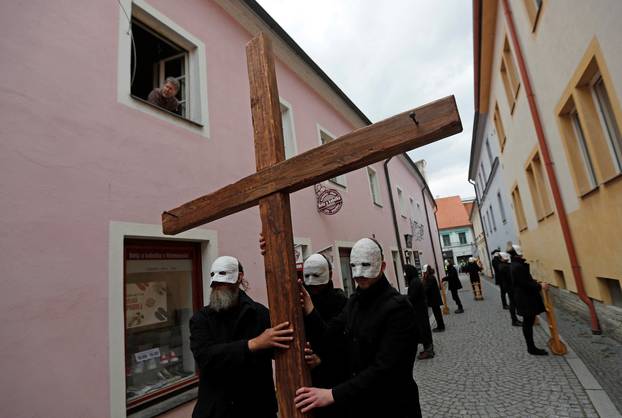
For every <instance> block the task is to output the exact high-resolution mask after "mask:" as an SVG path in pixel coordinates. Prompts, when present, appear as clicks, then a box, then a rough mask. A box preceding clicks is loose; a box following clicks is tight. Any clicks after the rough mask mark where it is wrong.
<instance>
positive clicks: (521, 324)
mask: <svg viewBox="0 0 622 418" xmlns="http://www.w3.org/2000/svg"><path fill="white" fill-rule="evenodd" d="M512 326H514V327H522V326H523V321H519V320H518V319H517V320H516V321H512Z"/></svg>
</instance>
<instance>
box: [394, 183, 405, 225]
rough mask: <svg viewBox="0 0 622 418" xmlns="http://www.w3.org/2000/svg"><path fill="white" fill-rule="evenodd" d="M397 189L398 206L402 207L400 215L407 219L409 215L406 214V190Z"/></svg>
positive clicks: (396, 187) (397, 187) (398, 187)
mask: <svg viewBox="0 0 622 418" xmlns="http://www.w3.org/2000/svg"><path fill="white" fill-rule="evenodd" d="M395 189H396V190H397V204H398V205H399V207H400V215H402V218H406V217H408V214H407V213H406V202H404V190H403V189H402V188H401V187H400V186H395Z"/></svg>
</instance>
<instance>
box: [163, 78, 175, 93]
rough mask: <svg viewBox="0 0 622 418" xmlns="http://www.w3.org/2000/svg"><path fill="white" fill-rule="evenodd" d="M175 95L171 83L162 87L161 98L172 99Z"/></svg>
mask: <svg viewBox="0 0 622 418" xmlns="http://www.w3.org/2000/svg"><path fill="white" fill-rule="evenodd" d="M176 94H177V89H176V88H175V86H174V85H173V83H171V82H169V81H167V82H166V83H164V85H163V86H162V96H164V97H174V96H175V95H176Z"/></svg>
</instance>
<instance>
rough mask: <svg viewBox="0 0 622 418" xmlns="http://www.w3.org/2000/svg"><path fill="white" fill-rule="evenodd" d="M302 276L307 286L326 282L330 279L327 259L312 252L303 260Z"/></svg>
mask: <svg viewBox="0 0 622 418" xmlns="http://www.w3.org/2000/svg"><path fill="white" fill-rule="evenodd" d="M303 276H304V279H305V284H306V285H307V286H316V285H321V284H326V283H328V281H329V280H330V273H329V267H328V261H327V260H326V258H324V256H322V255H321V254H312V255H310V256H309V258H307V259H306V260H305V263H304V267H303Z"/></svg>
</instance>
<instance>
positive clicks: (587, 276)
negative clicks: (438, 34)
mask: <svg viewBox="0 0 622 418" xmlns="http://www.w3.org/2000/svg"><path fill="white" fill-rule="evenodd" d="M511 7H512V11H513V16H514V19H515V24H516V29H517V31H518V36H519V39H520V43H521V46H522V49H523V53H524V56H525V61H526V65H527V68H528V73H529V76H530V79H531V82H532V85H533V89H534V92H535V100H536V102H537V106H538V109H539V112H540V116H541V119H542V123H543V129H544V134H545V136H546V140H547V144H548V146H549V148H550V151H551V155H552V160H553V163H554V165H553V168H554V170H555V173H556V175H557V180H558V183H559V185H560V189H561V197H562V201H563V204H564V207H565V211H566V212H567V213H568V219H569V223H570V229H571V233H572V236H573V237H574V243H575V247H576V250H577V254H578V258H579V264H580V266H581V271H582V273H583V277H584V283H585V288H586V291H587V294H588V295H589V296H590V297H592V298H594V299H597V300H601V301H605V302H610V300H611V295H610V294H609V292H608V290H607V288H606V286H604V284H603V283H602V282H601V281H599V280H598V279H597V277H606V278H610V279H615V280H618V281H620V280H622V263H619V260H618V259H619V257H618V255H617V254H619V253H620V251H621V250H622V247H621V246H622V242H621V241H620V240H619V239H618V236H619V235H620V233H622V226H621V225H620V223H619V222H616V221H615V219H617V218H619V216H620V214H621V210H622V209H621V207H622V200H621V199H622V197H621V196H622V194H621V193H620V191H621V190H622V189H621V188H622V184H621V183H622V182H621V181H620V176H618V177H617V178H615V179H613V180H611V181H609V182H607V183H606V184H601V185H600V186H599V187H598V188H597V189H596V190H595V191H594V192H592V193H591V194H589V195H585V196H583V197H580V196H579V193H578V192H577V189H576V187H575V184H574V182H573V174H572V170H571V168H570V165H569V160H568V156H567V154H566V151H565V149H564V141H565V140H566V139H565V137H564V136H562V134H561V132H560V124H559V118H558V116H557V115H558V107H559V104H560V101H561V100H562V98H563V97H564V95H565V93H566V92H567V90H568V86H569V84H570V83H571V81H572V79H573V77H574V74H575V73H576V71H577V69H578V68H579V66H580V65H581V61H582V59H583V57H584V55H585V54H586V51H587V50H588V49H589V48H590V45H592V44H593V42H594V40H596V41H597V42H598V45H599V47H600V50H601V51H602V56H603V57H604V61H605V63H606V70H607V71H608V74H609V75H610V78H609V80H610V82H611V84H610V86H608V87H611V89H610V91H609V95H610V99H611V100H612V102H613V106H614V111H615V113H616V118H617V119H618V123H620V121H622V111H620V92H621V91H622V77H621V76H620V74H622V72H621V70H622V53H621V52H622V47H621V44H620V42H619V39H620V37H621V35H622V30H621V29H620V25H619V24H618V17H619V16H620V15H621V14H622V3H620V2H617V1H602V2H597V3H594V4H592V3H589V4H587V3H585V2H581V1H579V0H573V1H569V2H563V3H560V2H553V1H547V2H544V6H543V8H542V10H541V13H540V17H539V20H538V23H537V25H536V28H535V30H534V31H533V32H532V25H531V23H530V21H529V18H528V15H527V12H526V9H525V7H524V5H523V3H522V2H517V3H511ZM507 33H509V32H508V30H507V25H506V20H505V17H504V16H503V9H502V8H501V7H499V9H498V10H497V29H496V35H495V36H496V38H495V43H494V52H493V61H492V72H491V74H492V80H491V91H490V97H491V100H490V103H491V104H490V109H489V112H488V118H489V119H488V124H489V125H492V124H493V122H492V113H493V109H494V103H495V102H497V103H498V104H499V108H500V113H501V118H502V120H503V125H504V129H505V132H506V134H507V143H506V146H505V149H504V151H503V153H502V154H501V162H502V166H503V169H504V170H503V171H504V173H503V178H504V183H505V188H506V190H507V191H508V193H509V192H510V191H511V190H512V188H513V187H514V186H515V185H518V187H519V189H520V193H521V196H522V201H523V206H524V212H525V215H526V220H527V229H525V230H523V231H521V232H520V241H521V244H523V246H524V250H525V254H526V256H527V258H528V259H529V261H530V262H531V263H532V264H533V265H534V271H535V272H536V275H537V276H538V277H537V278H538V279H539V280H546V281H549V282H551V283H553V284H559V283H560V281H559V279H558V278H559V275H560V274H562V275H563V276H564V277H565V282H566V285H567V287H568V289H570V290H573V291H576V286H575V284H574V279H573V275H572V270H571V268H570V263H569V261H568V255H567V252H566V249H565V247H564V241H563V237H562V234H561V229H560V226H559V219H558V214H557V209H555V208H554V206H553V208H554V210H553V213H552V214H551V215H549V216H547V217H546V218H544V219H543V220H540V221H538V219H537V216H536V211H535V207H534V203H533V198H532V195H531V193H530V189H529V186H528V184H527V178H526V174H525V168H526V165H527V163H528V161H529V158H530V156H532V155H533V153H534V152H535V151H536V150H537V148H538V146H537V138H536V134H535V130H534V124H533V121H532V118H531V113H530V110H529V107H528V104H527V100H526V94H525V88H524V83H522V84H521V87H520V89H519V92H518V96H517V100H516V105H515V108H514V110H513V112H511V109H510V107H509V104H508V101H507V99H506V95H505V92H504V90H503V88H504V87H503V85H502V79H501V76H500V71H499V68H500V57H501V48H502V45H503V40H504V36H506V34H507ZM512 51H513V53H515V51H514V48H513V47H512ZM546 193H547V194H548V196H549V199H550V201H551V204H553V197H552V194H551V191H550V188H549V187H548V185H547V186H546ZM555 270H557V272H555ZM560 272H561V273H560Z"/></svg>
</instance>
